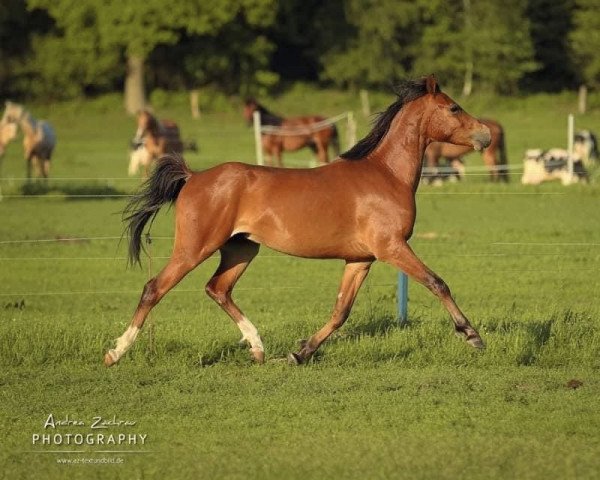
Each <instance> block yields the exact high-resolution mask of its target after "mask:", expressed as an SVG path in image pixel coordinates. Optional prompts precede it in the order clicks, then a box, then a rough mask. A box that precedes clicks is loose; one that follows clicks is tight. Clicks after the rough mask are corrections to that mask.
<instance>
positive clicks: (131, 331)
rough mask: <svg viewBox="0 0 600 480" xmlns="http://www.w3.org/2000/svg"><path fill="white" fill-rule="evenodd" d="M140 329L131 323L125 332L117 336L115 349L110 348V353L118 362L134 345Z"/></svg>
mask: <svg viewBox="0 0 600 480" xmlns="http://www.w3.org/2000/svg"><path fill="white" fill-rule="evenodd" d="M139 331H140V329H139V328H138V327H135V326H133V325H130V326H129V328H127V330H125V333H124V334H123V335H121V336H120V337H119V338H117V345H116V347H115V348H114V349H112V350H109V351H108V354H109V355H110V356H111V357H112V359H113V360H114V361H115V362H117V361H118V360H119V359H120V358H121V357H122V356H123V355H124V354H125V352H126V351H127V350H129V348H130V347H131V345H133V342H134V341H135V339H136V337H137V336H138V333H139Z"/></svg>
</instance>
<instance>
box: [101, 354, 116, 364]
mask: <svg viewBox="0 0 600 480" xmlns="http://www.w3.org/2000/svg"><path fill="white" fill-rule="evenodd" d="M115 363H117V362H116V360H115V359H114V358H113V357H112V355H111V354H110V352H107V353H106V354H105V355H104V366H105V367H112V366H113V365H114V364H115Z"/></svg>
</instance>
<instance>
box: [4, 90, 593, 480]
mask: <svg viewBox="0 0 600 480" xmlns="http://www.w3.org/2000/svg"><path fill="white" fill-rule="evenodd" d="M307 99H310V100H307ZM162 100H163V102H164V104H163V105H162V106H161V108H157V110H158V112H159V114H160V116H163V117H172V118H175V119H177V120H178V121H179V123H180V125H181V129H182V131H183V136H184V137H185V138H189V139H195V140H196V141H197V142H198V143H199V145H200V151H199V152H198V153H189V154H186V158H187V159H188V162H189V163H190V165H191V166H193V167H194V168H197V169H200V168H204V167H207V166H210V165H214V164H217V163H219V162H222V161H227V160H242V161H252V160H253V155H254V146H253V137H252V131H251V129H249V128H248V127H246V125H245V124H244V123H243V121H242V119H241V116H240V114H239V112H238V110H237V106H238V105H239V102H238V103H236V102H235V100H223V99H220V100H219V101H217V100H218V99H210V98H205V99H204V100H203V101H204V102H205V103H204V112H203V116H202V118H201V119H199V120H192V119H191V118H190V117H189V114H188V112H187V110H186V104H185V100H186V99H185V97H183V96H174V97H173V98H167V99H164V98H163V99H162ZM371 100H372V104H373V108H374V109H375V110H376V109H380V108H383V107H384V106H385V105H386V104H387V103H389V102H390V101H391V100H392V98H391V97H389V96H384V95H374V94H373V95H372V98H371ZM575 100H576V99H575V97H574V96H570V95H561V96H539V97H529V98H521V99H498V98H495V99H491V98H490V99H474V100H471V101H470V102H466V103H465V106H466V108H467V110H468V111H470V112H471V113H474V114H476V115H479V116H488V117H492V118H496V119H498V120H500V121H501V122H502V123H503V124H504V126H505V128H506V131H507V142H508V149H509V150H508V152H509V160H510V162H511V163H513V164H519V163H520V162H521V158H522V154H523V151H524V150H525V149H526V148H533V147H541V148H549V147H553V146H558V147H564V146H566V123H567V120H566V115H567V113H569V112H570V111H572V110H574V107H575ZM593 100H594V98H592V106H593V107H594V108H592V110H591V112H590V113H588V114H586V115H583V116H577V117H576V125H577V127H580V128H583V127H587V128H590V129H592V130H595V131H596V132H600V110H599V109H598V106H597V105H596V106H594V105H595V104H594V103H593ZM211 102H212V103H211ZM265 103H266V104H267V105H268V106H270V107H272V108H273V110H275V111H279V112H284V113H285V112H289V113H290V114H293V113H296V114H301V113H310V112H319V113H323V114H326V115H334V114H337V113H339V112H341V111H344V110H348V109H352V110H354V111H355V113H356V116H357V119H358V121H359V134H364V133H365V132H366V131H367V128H368V127H367V124H368V120H367V119H365V118H364V117H363V116H362V114H361V113H360V104H359V101H358V98H357V97H356V98H355V97H353V96H350V95H349V94H342V93H339V92H333V91H330V92H328V91H322V92H317V91H311V90H308V89H304V90H303V89H297V90H295V91H292V92H291V93H289V94H288V95H286V96H284V97H282V98H277V99H270V100H265ZM32 111H33V113H34V114H37V115H39V116H42V117H46V118H49V119H50V120H51V121H52V122H53V123H54V124H55V126H56V130H57V134H58V138H59V145H58V147H57V151H56V155H55V158H54V160H53V167H52V172H51V174H52V177H53V178H52V179H51V180H50V181H49V182H48V184H47V185H44V184H42V183H39V182H36V183H33V184H32V185H29V186H25V185H24V181H23V178H22V177H23V175H24V172H25V168H24V164H23V160H22V159H21V158H20V157H21V148H20V145H19V144H12V145H11V146H10V147H9V149H8V151H7V154H6V156H5V157H4V159H3V160H4V162H3V164H2V170H1V172H2V177H3V180H2V183H1V186H2V193H3V195H4V198H3V200H2V201H0V285H1V288H0V366H1V368H0V412H1V414H0V427H1V432H2V435H1V437H0V439H1V440H0V446H1V448H0V478H7V479H19V478H23V479H25V478H34V477H35V478H50V479H55V478H57V479H58V478H86V479H87V478H135V479H148V478H202V479H204V478H206V479H220V478H224V479H245V478H272V479H283V478H290V479H296V478H297V479H313V478H314V479H337V478H360V479H364V478H368V479H371V478H372V479H378V478H381V479H388V478H399V479H404V478H406V479H462V478H464V479H467V478H468V479H490V478H502V479H514V478H519V479H550V478H552V479H554V478H556V479H593V478H597V477H598V474H599V472H600V434H599V432H600V410H599V408H598V405H599V403H598V399H599V398H600V375H599V373H598V372H599V368H600V323H599V319H600V300H599V296H598V292H599V291H600V290H599V287H600V283H599V281H598V272H599V271H600V241H599V240H598V239H599V236H598V234H599V233H600V215H599V214H598V211H599V205H600V186H599V185H598V175H597V174H596V171H593V172H592V183H591V184H590V185H573V186H571V187H562V186H561V185H559V184H549V185H542V186H539V187H524V186H521V185H520V183H519V181H518V180H519V175H518V174H516V175H513V176H512V182H511V183H510V184H509V185H491V184H488V183H487V181H486V178H485V176H477V175H474V176H469V177H468V178H467V180H466V181H465V182H463V183H461V184H448V185H444V186H442V187H429V186H422V187H421V188H420V190H419V193H418V196H417V202H418V218H417V224H416V228H415V234H414V238H413V240H412V241H411V244H412V246H413V248H414V250H415V251H416V252H417V253H418V254H419V255H420V256H421V258H422V259H423V260H424V261H425V262H426V263H427V264H428V265H429V266H430V267H431V268H432V269H433V270H434V271H436V272H437V273H438V274H439V275H440V276H441V277H442V278H444V279H445V280H446V282H447V283H448V284H449V286H450V288H451V290H452V292H453V294H454V296H455V298H456V300H457V302H458V304H459V305H460V306H461V308H462V309H463V310H464V311H465V313H466V314H467V316H468V317H469V318H470V319H471V321H472V323H473V324H474V326H475V327H476V328H478V329H479V331H480V333H481V334H482V337H483V339H484V341H485V342H486V343H487V348H486V350H484V351H474V350H473V349H471V348H470V347H469V346H468V345H467V344H466V343H465V342H464V341H463V340H461V339H459V338H457V337H455V336H454V334H453V329H452V324H451V321H450V319H449V317H448V315H447V313H446V312H445V310H444V309H443V307H442V306H441V305H440V304H439V302H438V301H437V300H436V299H435V298H434V297H433V296H432V295H431V294H430V293H429V292H428V291H427V290H426V289H424V288H423V287H421V286H419V285H417V284H415V283H411V284H410V287H409V322H408V323H407V324H406V325H404V326H399V325H398V323H397V321H396V307H395V302H396V287H395V282H396V272H395V271H394V270H393V269H392V268H391V267H389V266H387V265H383V264H376V265H375V266H374V268H373V269H372V272H371V274H370V276H369V278H368V281H367V282H366V284H365V285H364V287H363V289H362V290H361V292H360V294H359V297H358V299H357V302H356V304H355V307H354V310H353V314H352V315H351V317H350V319H349V320H348V322H347V323H346V325H345V326H344V327H343V328H342V329H341V330H340V331H339V333H337V334H335V335H334V336H333V337H332V338H331V339H330V340H329V341H328V342H327V343H326V344H324V346H323V348H322V349H321V350H320V352H319V353H318V354H317V356H316V357H315V358H314V359H313V360H312V361H311V362H310V363H309V364H308V365H305V366H302V367H297V368H294V367H289V366H288V365H287V364H286V363H285V361H282V359H284V358H285V356H286V355H287V353H288V352H290V351H291V350H294V349H296V348H297V346H298V341H299V340H300V339H302V338H306V337H308V336H309V335H310V334H312V333H313V332H314V331H316V330H317V329H318V328H319V327H320V326H321V325H322V324H323V323H325V322H326V321H327V319H328V316H329V313H330V311H331V309H332V306H333V303H334V300H335V297H336V295H337V284H338V282H339V280H340V276H341V272H342V268H343V263H342V262H339V261H316V260H302V259H295V258H291V257H285V256H283V255H280V254H278V253H277V252H273V251H270V250H268V249H262V250H261V253H260V255H259V256H258V257H257V259H256V260H255V261H254V263H253V264H252V265H251V266H250V268H249V269H248V272H247V273H246V274H245V276H244V277H243V278H242V279H241V280H240V282H239V284H238V287H237V289H236V292H235V295H234V296H235V298H236V300H237V301H238V303H239V305H240V307H241V308H242V309H243V310H244V312H245V313H246V315H247V316H248V317H249V318H250V319H251V320H252V321H253V322H254V323H255V324H256V326H257V327H258V329H259V331H260V333H261V335H262V337H263V340H264V343H265V347H266V350H267V352H266V354H267V362H266V364H264V365H262V366H258V365H254V364H252V362H251V361H250V356H249V354H248V352H247V351H246V349H245V348H244V347H239V346H238V345H237V341H238V339H239V336H240V334H239V331H238V329H237V328H236V327H235V326H234V325H233V322H231V320H229V319H228V317H226V315H225V314H224V313H223V312H222V311H221V310H220V309H219V308H218V307H217V305H216V304H214V303H213V302H212V301H211V300H210V299H209V298H208V297H207V296H206V295H205V294H204V284H205V283H206V281H207V280H208V279H209V277H210V275H211V274H212V272H213V270H214V269H215V268H216V265H217V261H218V259H217V258H215V257H213V258H211V259H209V260H207V261H206V262H205V263H204V264H203V265H201V266H200V267H199V268H198V269H196V270H195V271H193V272H192V273H191V274H190V275H189V276H188V277H187V278H185V279H184V280H183V281H182V282H181V283H180V284H179V285H178V286H177V287H176V289H175V290H173V291H172V292H171V293H170V294H169V295H167V297H165V299H164V300H163V301H162V303H161V304H160V305H158V306H157V307H156V308H155V310H154V311H153V313H152V315H151V318H150V320H149V322H148V323H147V325H146V328H145V330H144V331H143V333H142V334H141V335H140V337H139V338H138V341H137V342H136V344H135V345H134V347H133V348H132V350H131V351H130V352H129V353H128V354H127V355H126V356H125V357H124V358H123V359H122V360H121V362H120V363H119V364H118V365H117V366H115V367H113V368H112V369H106V368H105V367H104V366H103V365H102V357H103V353H104V352H105V350H106V349H107V348H109V347H110V346H112V345H113V342H114V339H115V338H116V337H118V336H119V335H121V333H123V331H124V329H125V328H126V326H127V324H128V323H129V320H130V315H131V314H132V312H133V310H134V308H135V306H136V304H137V301H138V298H139V295H140V293H141V290H142V287H143V284H144V283H145V281H147V279H148V277H149V275H150V274H152V273H155V272H156V271H157V270H158V269H159V268H160V267H161V265H162V264H164V262H165V261H166V257H168V255H169V252H170V248H171V239H170V237H171V236H172V225H173V216H172V212H171V211H169V210H168V209H166V208H165V209H164V211H162V212H161V214H160V215H159V217H158V218H157V221H156V222H155V224H154V226H153V228H152V232H151V233H152V243H151V244H149V245H147V248H148V250H149V253H150V257H151V260H149V257H145V258H144V261H143V266H142V268H141V269H140V268H133V269H128V268H127V267H126V261H125V254H126V250H125V247H126V245H125V242H124V241H123V242H120V241H119V237H120V235H121V233H122V224H121V220H120V211H121V210H122V208H123V206H124V205H125V202H126V197H124V196H123V195H128V194H130V193H131V192H132V191H133V190H134V189H135V187H136V186H137V185H138V184H139V179H135V178H134V179H129V178H127V161H128V158H127V157H128V153H127V148H128V141H129V139H130V138H131V137H132V135H133V132H134V122H133V120H132V119H131V118H129V117H126V116H125V115H124V114H122V113H121V109H120V108H119V103H118V99H117V98H116V97H104V98H102V99H98V100H95V101H89V102H85V103H80V104H77V103H69V104H61V105H55V106H52V107H49V106H38V107H33V108H32ZM286 158H287V159H288V160H289V161H290V163H291V164H293V165H302V164H303V163H307V162H308V161H309V160H310V153H309V152H308V151H304V152H299V153H296V154H293V155H291V156H287V157H284V159H286ZM467 165H481V161H480V158H479V156H478V155H477V154H474V155H471V156H470V157H468V159H467ZM95 195H110V196H109V197H104V198H96V197H95ZM307 228H308V226H307ZM40 240H43V241H40ZM50 414H53V416H54V417H55V418H56V419H57V420H58V419H65V418H66V417H67V416H68V418H69V419H71V420H80V421H83V422H84V423H85V425H84V426H74V425H68V426H58V427H56V428H54V429H53V428H50V427H49V428H46V429H44V423H45V422H46V420H47V419H48V417H49V415H50ZM99 416H100V417H103V418H105V419H112V418H113V416H115V417H116V418H117V419H121V420H130V421H134V422H135V425H133V426H112V427H109V428H107V429H104V430H100V431H101V432H102V433H103V434H105V435H108V434H110V433H112V434H115V435H117V434H121V433H125V434H140V435H146V436H147V437H146V443H145V444H144V445H141V444H137V445H122V446H104V447H103V446H100V445H82V446H78V445H65V444H63V445H51V446H49V445H39V444H33V440H32V438H33V435H34V434H44V433H46V434H51V435H55V434H61V435H66V434H77V433H83V434H87V433H90V432H91V433H97V432H98V430H92V429H91V428H90V423H91V422H92V419H93V418H94V417H99ZM104 450H110V451H111V452H104ZM72 451H76V453H67V452H72ZM81 451H83V453H82V452H81ZM114 451H118V452H117V453H115V452H114ZM103 458H107V459H109V460H111V461H115V459H120V460H122V463H121V464H81V463H80V464H74V463H72V464H65V463H59V462H64V461H71V462H76V461H80V462H82V461H83V460H84V459H87V460H88V461H98V460H99V459H103Z"/></svg>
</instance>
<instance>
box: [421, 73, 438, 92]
mask: <svg viewBox="0 0 600 480" xmlns="http://www.w3.org/2000/svg"><path fill="white" fill-rule="evenodd" d="M425 85H426V86H427V93H430V94H431V95H435V94H436V93H439V91H440V87H439V86H438V83H437V80H436V79H435V75H434V74H433V73H432V74H431V75H429V76H427V78H426V79H425Z"/></svg>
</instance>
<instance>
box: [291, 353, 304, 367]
mask: <svg viewBox="0 0 600 480" xmlns="http://www.w3.org/2000/svg"><path fill="white" fill-rule="evenodd" d="M287 361H288V365H291V366H293V367H296V366H298V365H302V360H301V359H300V357H299V356H298V355H296V354H295V353H290V354H289V355H288V357H287Z"/></svg>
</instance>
